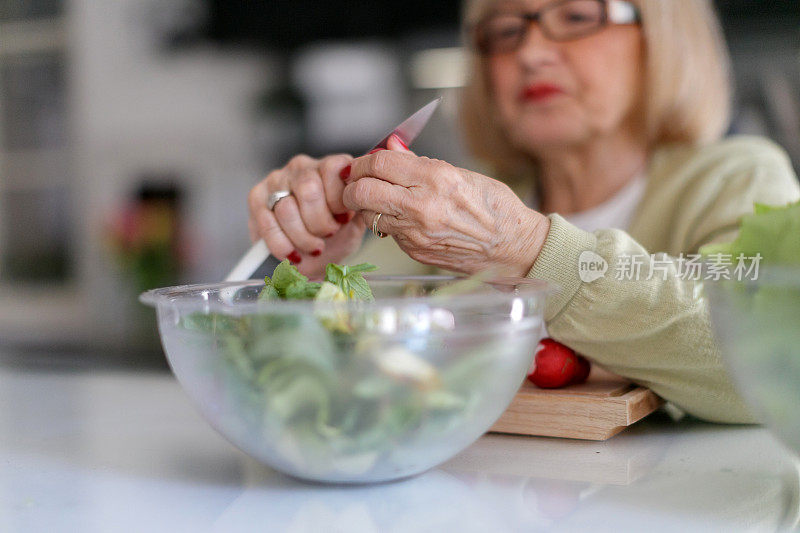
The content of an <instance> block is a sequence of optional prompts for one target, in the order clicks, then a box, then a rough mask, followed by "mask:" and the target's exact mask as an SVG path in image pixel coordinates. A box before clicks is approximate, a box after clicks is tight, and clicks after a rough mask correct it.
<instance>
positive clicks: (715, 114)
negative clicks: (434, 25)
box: [460, 0, 732, 177]
mask: <svg viewBox="0 0 800 533" xmlns="http://www.w3.org/2000/svg"><path fill="white" fill-rule="evenodd" d="M493 3H494V0H466V1H465V5H464V17H463V20H464V28H465V38H466V39H467V40H468V41H467V42H468V43H469V44H470V45H471V44H472V43H471V42H469V41H470V40H471V36H470V35H469V33H468V32H469V28H470V27H471V26H472V25H473V24H474V23H475V22H476V21H478V20H479V19H480V18H481V17H482V16H484V15H485V14H486V12H487V11H488V9H489V8H490V7H491V6H492V4H493ZM632 3H633V4H635V5H636V6H637V7H638V8H639V11H640V13H641V20H642V34H643V37H644V43H645V54H644V62H645V65H644V69H645V72H644V95H643V97H644V98H643V102H644V106H643V109H642V115H643V116H642V117H640V118H641V120H642V123H643V124H644V125H645V131H646V135H647V141H648V144H649V146H651V147H655V146H658V145H661V144H666V143H674V142H679V143H692V144H701V143H706V142H711V141H714V140H717V139H719V138H720V137H721V136H722V135H723V134H724V133H725V131H726V129H727V127H728V122H729V119H730V100H731V91H732V90H731V83H730V58H729V56H728V51H727V47H726V46H725V41H724V38H723V35H722V31H721V29H720V25H719V21H718V20H717V17H716V15H715V13H714V8H713V6H712V4H711V0H681V1H680V2H675V1H672V0H670V1H664V0H632ZM471 61H472V65H471V67H472V68H471V69H470V78H469V80H468V82H467V85H466V87H465V89H464V93H463V99H462V102H461V110H460V114H461V122H462V127H463V130H464V133H465V136H466V141H467V145H468V147H469V148H470V149H471V151H472V153H473V154H474V155H475V156H476V157H478V158H480V159H482V160H484V161H485V162H487V163H489V164H490V165H492V166H493V167H494V169H495V170H496V171H498V172H502V173H505V174H506V175H509V177H510V176H511V175H514V174H518V173H520V172H523V171H524V169H526V168H530V166H531V165H533V164H535V161H534V160H532V159H531V158H530V156H528V155H527V154H525V153H523V152H522V151H521V150H519V149H518V148H516V147H515V146H513V145H512V143H511V141H510V140H509V139H508V137H507V136H506V135H505V133H504V131H503V129H502V128H501V127H500V124H499V122H498V120H497V113H496V112H495V110H494V108H493V105H494V104H493V102H492V98H491V95H490V92H489V88H488V86H487V79H486V78H487V75H486V68H485V63H484V58H483V57H481V56H480V55H479V54H477V53H476V52H475V51H474V47H473V49H472V52H471Z"/></svg>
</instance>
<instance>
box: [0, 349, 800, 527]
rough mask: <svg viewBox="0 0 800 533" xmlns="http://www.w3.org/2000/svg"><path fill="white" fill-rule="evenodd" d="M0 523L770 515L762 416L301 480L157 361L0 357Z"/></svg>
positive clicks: (772, 452) (787, 520) (776, 480)
mask: <svg viewBox="0 0 800 533" xmlns="http://www.w3.org/2000/svg"><path fill="white" fill-rule="evenodd" d="M0 450H1V451H2V461H0V530H2V531H12V532H13V531H45V530H47V531H54V530H64V531H142V530H149V531H167V530H169V531H226V532H228V531H291V532H304V531H343V532H344V531H346V532H360V531H366V532H374V531H392V532H395V531H396V532H404V533H405V532H409V531H411V532H413V531H442V530H452V531H476V532H478V531H479V532H484V531H532V530H534V531H535V530H548V531H550V530H552V531H582V530H587V529H589V528H591V529H592V530H600V531H605V530H608V531H611V530H614V531H620V530H623V531H624V530H632V529H637V530H640V529H643V528H647V529H648V530H649V531H676V530H680V531H687V530H688V531H697V530H704V531H705V530H725V531H735V530H742V529H748V530H759V531H762V530H764V531H781V530H785V529H791V528H792V527H795V526H796V525H797V521H798V515H799V514H800V478H799V477H798V462H797V460H796V459H793V458H792V456H790V455H789V454H788V453H787V452H786V451H785V450H784V449H783V448H782V447H780V446H779V445H778V444H777V443H776V442H775V441H774V440H773V438H772V437H771V436H770V434H769V433H768V432H767V431H766V430H765V429H763V428H760V427H753V426H722V425H714V424H707V423H702V422H698V421H686V420H684V421H682V422H679V423H675V422H672V421H671V420H670V419H669V418H667V417H665V416H658V415H657V416H653V417H651V418H649V419H647V420H645V421H644V422H642V423H639V424H637V425H635V426H633V427H632V428H630V429H629V430H628V431H626V432H624V433H622V434H620V435H618V436H617V437H614V438H613V439H611V440H609V441H606V442H585V441H574V440H564V439H550V438H529V437H514V436H508V435H487V436H484V437H483V438H481V439H480V440H478V441H477V442H476V443H475V444H473V445H472V446H471V447H470V448H468V449H467V450H465V451H464V452H462V453H461V454H459V455H458V456H456V457H455V458H453V459H451V460H450V461H448V462H447V463H445V464H444V465H442V466H441V467H439V468H437V469H434V470H432V471H429V472H427V473H425V474H423V475H420V476H417V477H414V478H411V479H408V480H405V481H400V482H394V483H388V484H382V485H367V486H328V485H316V484H308V483H304V482H300V481H296V480H294V479H292V478H289V477H286V476H284V475H281V474H278V473H276V472H274V471H272V470H270V469H269V468H267V467H265V466H262V465H259V464H258V463H256V462H255V461H253V460H252V459H250V458H248V457H247V456H245V455H244V454H242V453H241V452H239V451H238V450H236V449H235V448H234V447H233V446H231V445H230V444H228V443H227V442H226V441H225V440H224V439H223V438H222V437H220V436H219V435H218V434H217V433H215V432H214V431H213V430H212V429H211V428H210V426H208V425H207V424H206V423H205V422H204V421H203V420H202V419H201V418H200V416H199V415H198V414H197V413H196V412H195V411H194V410H193V409H192V407H191V406H190V404H189V400H188V398H187V397H186V396H185V395H184V394H183V392H182V391H181V390H180V388H179V386H178V384H177V383H176V382H175V381H174V379H173V378H171V377H170V376H169V375H167V374H165V373H153V372H151V373H133V372H121V371H105V370H103V371H82V372H69V373H64V372H56V371H42V370H40V369H35V368H31V367H26V368H24V367H19V366H13V367H11V366H8V365H5V366H0Z"/></svg>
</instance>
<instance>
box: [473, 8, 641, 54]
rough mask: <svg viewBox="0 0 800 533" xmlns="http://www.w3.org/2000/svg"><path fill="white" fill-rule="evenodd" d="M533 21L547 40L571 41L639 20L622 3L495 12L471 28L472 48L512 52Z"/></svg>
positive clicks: (637, 11)
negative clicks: (611, 26)
mask: <svg viewBox="0 0 800 533" xmlns="http://www.w3.org/2000/svg"><path fill="white" fill-rule="evenodd" d="M534 22H537V23H538V24H539V28H540V29H541V30H542V33H543V34H544V36H545V37H547V38H548V39H550V40H551V41H572V40H575V39H580V38H582V37H587V36H589V35H592V34H593V33H597V32H599V31H600V30H602V29H603V28H604V27H606V26H608V25H609V24H638V23H640V22H641V17H640V15H639V10H638V9H637V8H636V6H634V5H633V4H632V3H630V2H626V1H624V0H561V1H558V2H553V3H552V4H548V5H546V6H544V7H543V8H541V9H540V10H539V11H536V12H533V13H525V12H520V11H513V10H505V11H495V12H493V13H491V14H489V15H487V16H486V17H484V18H483V19H481V20H480V21H479V22H478V23H477V24H476V25H475V27H474V35H473V38H474V43H475V46H476V48H477V49H478V52H480V53H481V54H483V55H494V54H505V53H509V52H513V51H515V50H517V49H518V48H519V47H520V46H521V45H522V43H523V42H524V41H525V37H526V35H527V34H528V31H529V30H530V27H531V24H533V23H534Z"/></svg>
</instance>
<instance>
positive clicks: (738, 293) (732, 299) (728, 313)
mask: <svg viewBox="0 0 800 533" xmlns="http://www.w3.org/2000/svg"><path fill="white" fill-rule="evenodd" d="M705 286H706V294H707V296H708V299H709V304H710V305H709V307H710V312H711V322H712V327H713V329H714V333H715V334H716V338H717V340H718V343H719V345H720V349H721V351H722V356H723V358H724V360H725V362H726V364H727V367H728V369H729V371H730V372H731V374H732V376H733V378H734V380H735V382H736V384H737V385H738V388H739V390H740V391H741V393H742V395H743V396H744V397H745V399H746V401H747V402H748V404H749V406H750V407H751V409H752V410H753V412H754V414H756V415H757V416H758V417H759V418H760V419H761V420H763V421H764V422H765V423H766V424H767V425H768V426H769V427H770V428H771V429H772V430H773V432H774V433H775V434H776V435H777V436H778V437H779V438H780V439H781V440H782V441H783V442H784V443H785V444H787V445H788V446H789V447H790V448H791V449H792V450H794V452H795V453H797V454H800V267H785V268H770V269H766V268H762V270H761V272H760V275H759V276H758V279H756V280H742V281H736V280H719V281H713V282H708V281H707V282H705Z"/></svg>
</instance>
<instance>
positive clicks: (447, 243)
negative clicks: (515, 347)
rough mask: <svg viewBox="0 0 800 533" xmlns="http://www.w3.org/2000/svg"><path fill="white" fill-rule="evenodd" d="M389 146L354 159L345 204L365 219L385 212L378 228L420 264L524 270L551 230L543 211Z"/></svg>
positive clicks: (478, 178) (488, 181)
mask: <svg viewBox="0 0 800 533" xmlns="http://www.w3.org/2000/svg"><path fill="white" fill-rule="evenodd" d="M390 148H393V150H390V151H382V152H377V153H374V154H370V155H366V156H363V157H359V158H357V159H355V160H354V161H353V162H352V171H351V173H350V178H349V179H348V180H347V186H346V187H345V189H344V197H343V198H344V205H345V206H346V207H347V208H348V209H351V210H353V211H355V212H358V213H359V215H361V216H360V217H357V218H362V219H363V224H365V225H369V226H371V224H372V221H373V219H374V217H375V215H376V213H383V215H382V216H381V218H380V220H379V223H378V230H379V231H382V232H383V233H387V234H389V235H391V236H392V237H394V239H395V241H397V244H398V245H399V246H400V248H402V249H403V251H405V252H406V253H407V254H408V255H409V256H411V257H412V258H413V259H415V260H417V261H419V262H421V263H425V264H429V265H434V266H437V267H440V268H444V269H447V270H451V271H456V272H462V273H466V274H475V273H478V272H489V273H491V274H493V275H507V276H525V275H526V274H527V273H528V271H529V270H530V268H531V267H532V266H533V263H534V261H535V260H536V257H537V256H538V254H539V251H540V250H541V247H542V246H543V245H544V241H545V238H546V237H547V232H548V231H549V228H550V222H549V220H548V219H547V218H546V217H545V216H544V215H542V214H540V213H538V212H536V211H534V210H532V209H529V208H528V207H526V206H525V204H523V203H522V201H521V200H520V199H519V198H518V197H517V196H516V194H514V192H513V191H512V190H511V189H510V188H509V187H508V186H506V185H505V184H503V183H501V182H499V181H497V180H494V179H492V178H489V177H487V176H483V175H481V174H478V173H475V172H471V171H469V170H465V169H462V168H457V167H454V166H452V165H450V164H448V163H445V162H443V161H438V160H434V159H428V158H426V157H418V156H416V155H414V154H413V153H412V152H410V151H408V150H403V149H402V148H400V147H396V146H395V147H392V146H391V145H390ZM401 150H402V151H401Z"/></svg>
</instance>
